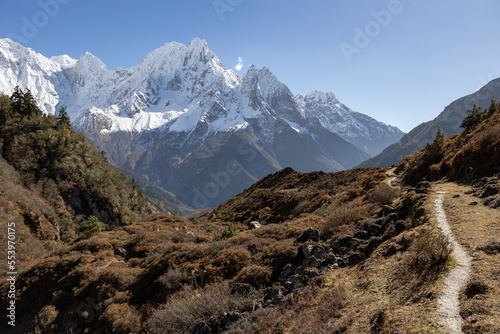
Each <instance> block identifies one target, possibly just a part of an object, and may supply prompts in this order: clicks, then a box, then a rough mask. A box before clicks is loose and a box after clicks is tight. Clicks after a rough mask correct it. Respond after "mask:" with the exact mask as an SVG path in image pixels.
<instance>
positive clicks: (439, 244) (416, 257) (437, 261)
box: [409, 228, 452, 275]
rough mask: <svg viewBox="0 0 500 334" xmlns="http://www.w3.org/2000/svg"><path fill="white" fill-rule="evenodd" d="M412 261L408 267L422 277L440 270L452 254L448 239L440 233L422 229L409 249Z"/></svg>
mask: <svg viewBox="0 0 500 334" xmlns="http://www.w3.org/2000/svg"><path fill="white" fill-rule="evenodd" d="M410 251H411V255H412V260H411V263H409V267H410V268H411V269H412V270H413V271H415V272H417V273H420V274H422V275H424V274H426V273H430V272H439V271H440V270H442V269H443V268H444V267H445V265H446V263H447V262H448V260H449V259H450V255H451V252H452V248H451V245H450V242H449V241H448V238H446V237H445V236H444V235H443V234H442V233H439V232H437V231H432V230H431V229H428V228H426V229H423V230H421V231H420V234H419V235H418V236H417V238H416V239H415V240H414V242H413V244H412V246H411V247H410Z"/></svg>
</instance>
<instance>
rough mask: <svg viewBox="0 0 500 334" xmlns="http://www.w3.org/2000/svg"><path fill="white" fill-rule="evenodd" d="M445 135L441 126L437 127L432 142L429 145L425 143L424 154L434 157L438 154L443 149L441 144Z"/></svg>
mask: <svg viewBox="0 0 500 334" xmlns="http://www.w3.org/2000/svg"><path fill="white" fill-rule="evenodd" d="M445 138H446V137H445V135H444V132H443V130H442V129H441V125H439V126H438V131H437V133H436V137H434V140H433V141H432V142H431V143H427V145H425V152H426V153H428V154H430V155H436V154H440V153H441V152H442V149H443V144H444V140H445Z"/></svg>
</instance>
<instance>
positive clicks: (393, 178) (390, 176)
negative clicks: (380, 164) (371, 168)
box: [386, 167, 399, 189]
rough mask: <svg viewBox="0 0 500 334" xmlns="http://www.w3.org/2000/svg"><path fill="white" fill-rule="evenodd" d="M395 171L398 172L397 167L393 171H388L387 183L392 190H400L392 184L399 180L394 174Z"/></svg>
mask: <svg viewBox="0 0 500 334" xmlns="http://www.w3.org/2000/svg"><path fill="white" fill-rule="evenodd" d="M395 171H396V167H394V168H393V169H391V170H389V171H387V173H386V175H387V180H386V183H387V184H388V185H389V187H391V188H397V189H399V187H398V186H393V185H392V182H393V181H396V179H397V178H398V177H397V176H396V175H395V174H394V172H395Z"/></svg>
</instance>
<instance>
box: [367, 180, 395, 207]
mask: <svg viewBox="0 0 500 334" xmlns="http://www.w3.org/2000/svg"><path fill="white" fill-rule="evenodd" d="M399 193H400V190H399V189H397V188H392V187H391V186H389V185H388V184H387V183H381V184H379V185H378V186H376V187H375V188H374V189H373V191H372V192H371V193H370V194H369V195H368V198H367V199H368V201H370V202H372V203H379V204H382V205H389V204H391V203H392V201H394V200H395V199H396V198H397V197H398V196H399Z"/></svg>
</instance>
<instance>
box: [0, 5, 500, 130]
mask: <svg viewBox="0 0 500 334" xmlns="http://www.w3.org/2000/svg"><path fill="white" fill-rule="evenodd" d="M55 3H57V4H58V8H56V7H55V6H54V4H55ZM44 4H45V5H44ZM217 8H218V9H217ZM381 11H383V12H382V13H385V14H387V13H390V17H388V16H387V15H382V16H381V17H379V22H377V21H376V19H375V17H374V15H373V13H374V12H375V13H381ZM499 15H500V1H497V0H477V1H457V0H453V1H452V0H441V1H436V0H419V1H411V0H400V1H397V0H374V1H345V0H314V1H308V2H306V1H299V0H274V1H273V0H267V1H264V0H171V1H164V0H163V1H161V0H157V1H153V0H143V1H129V0H120V1H103V0H100V1H96V0H41V1H35V0H33V1H19V0H4V1H2V11H1V12H0V38H4V37H8V36H14V35H12V34H15V35H17V37H18V38H17V39H18V41H22V42H23V43H22V44H24V45H25V46H29V47H31V48H33V49H35V51H37V52H39V53H42V54H43V55H45V56H48V57H50V56H54V55H59V54H68V55H70V56H71V57H73V58H78V57H79V56H80V55H82V54H84V53H85V52H86V51H90V52H91V53H92V54H94V55H95V56H97V57H99V58H100V59H101V60H102V61H103V62H104V63H105V64H107V66H108V68H110V69H115V68H118V67H122V68H128V67H132V66H134V65H137V64H139V63H140V62H141V59H142V58H143V57H144V56H145V55H146V54H147V53H149V52H150V51H152V50H154V49H155V48H158V47H160V46H162V45H163V44H165V43H168V42H171V41H177V42H180V43H183V44H188V43H189V42H190V41H191V40H192V39H193V38H194V37H200V38H203V39H205V40H206V41H207V42H208V45H209V47H210V48H211V49H212V50H213V51H214V52H215V53H216V54H217V55H218V56H219V58H220V59H221V60H222V62H223V63H224V65H225V66H226V67H228V68H233V67H234V66H235V65H236V63H237V59H238V57H242V59H243V62H244V66H243V68H242V70H241V71H240V72H239V73H240V75H243V74H244V73H245V71H246V70H247V69H248V67H249V66H250V65H251V64H255V65H257V66H259V67H262V66H266V67H268V68H269V69H270V70H271V71H272V72H273V73H274V74H275V75H276V76H277V77H278V79H280V80H281V81H283V82H284V83H285V84H286V85H288V87H289V88H290V89H291V90H292V92H293V93H295V94H305V93H307V92H308V91H310V90H322V91H332V92H334V93H335V94H336V95H337V97H338V98H339V99H340V100H341V101H342V102H343V103H345V104H346V105H347V106H349V107H351V108H352V109H354V110H357V111H359V112H362V113H365V114H368V115H370V116H372V117H375V118H377V119H379V120H381V121H383V122H386V123H389V124H393V125H396V126H399V127H400V128H401V129H402V130H404V131H409V130H410V129H411V128H413V127H414V126H416V125H417V124H419V123H421V122H423V121H427V120H430V119H432V118H434V117H435V116H437V114H438V113H440V112H441V111H442V110H443V108H444V107H446V105H448V104H449V103H451V102H452V101H453V100H455V99H456V98H459V97H461V96H463V95H466V94H469V93H472V92H474V91H475V90H477V89H478V88H479V87H480V86H482V85H484V84H486V83H487V82H488V81H489V80H491V79H493V78H497V77H500V64H499V62H500V43H499V36H500V19H499ZM26 22H28V23H26ZM29 24H34V25H35V28H36V30H37V31H36V32H34V31H33V30H29V28H27V25H29ZM36 25H38V26H39V27H37V26H36ZM358 29H359V30H361V31H362V32H363V34H366V33H367V32H368V35H367V36H364V37H365V38H364V39H363V37H359V36H357V35H359V33H358V32H357V31H359V30H358ZM356 37H357V39H356ZM366 37H367V38H368V40H367V38H366ZM13 39H14V40H15V39H16V38H13ZM342 43H344V44H342ZM347 45H349V46H347ZM341 46H342V47H341ZM342 50H344V51H342ZM346 50H347V51H346ZM353 50H355V51H353ZM345 54H348V57H346V56H345ZM347 58H349V60H350V62H348V61H347Z"/></svg>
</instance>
